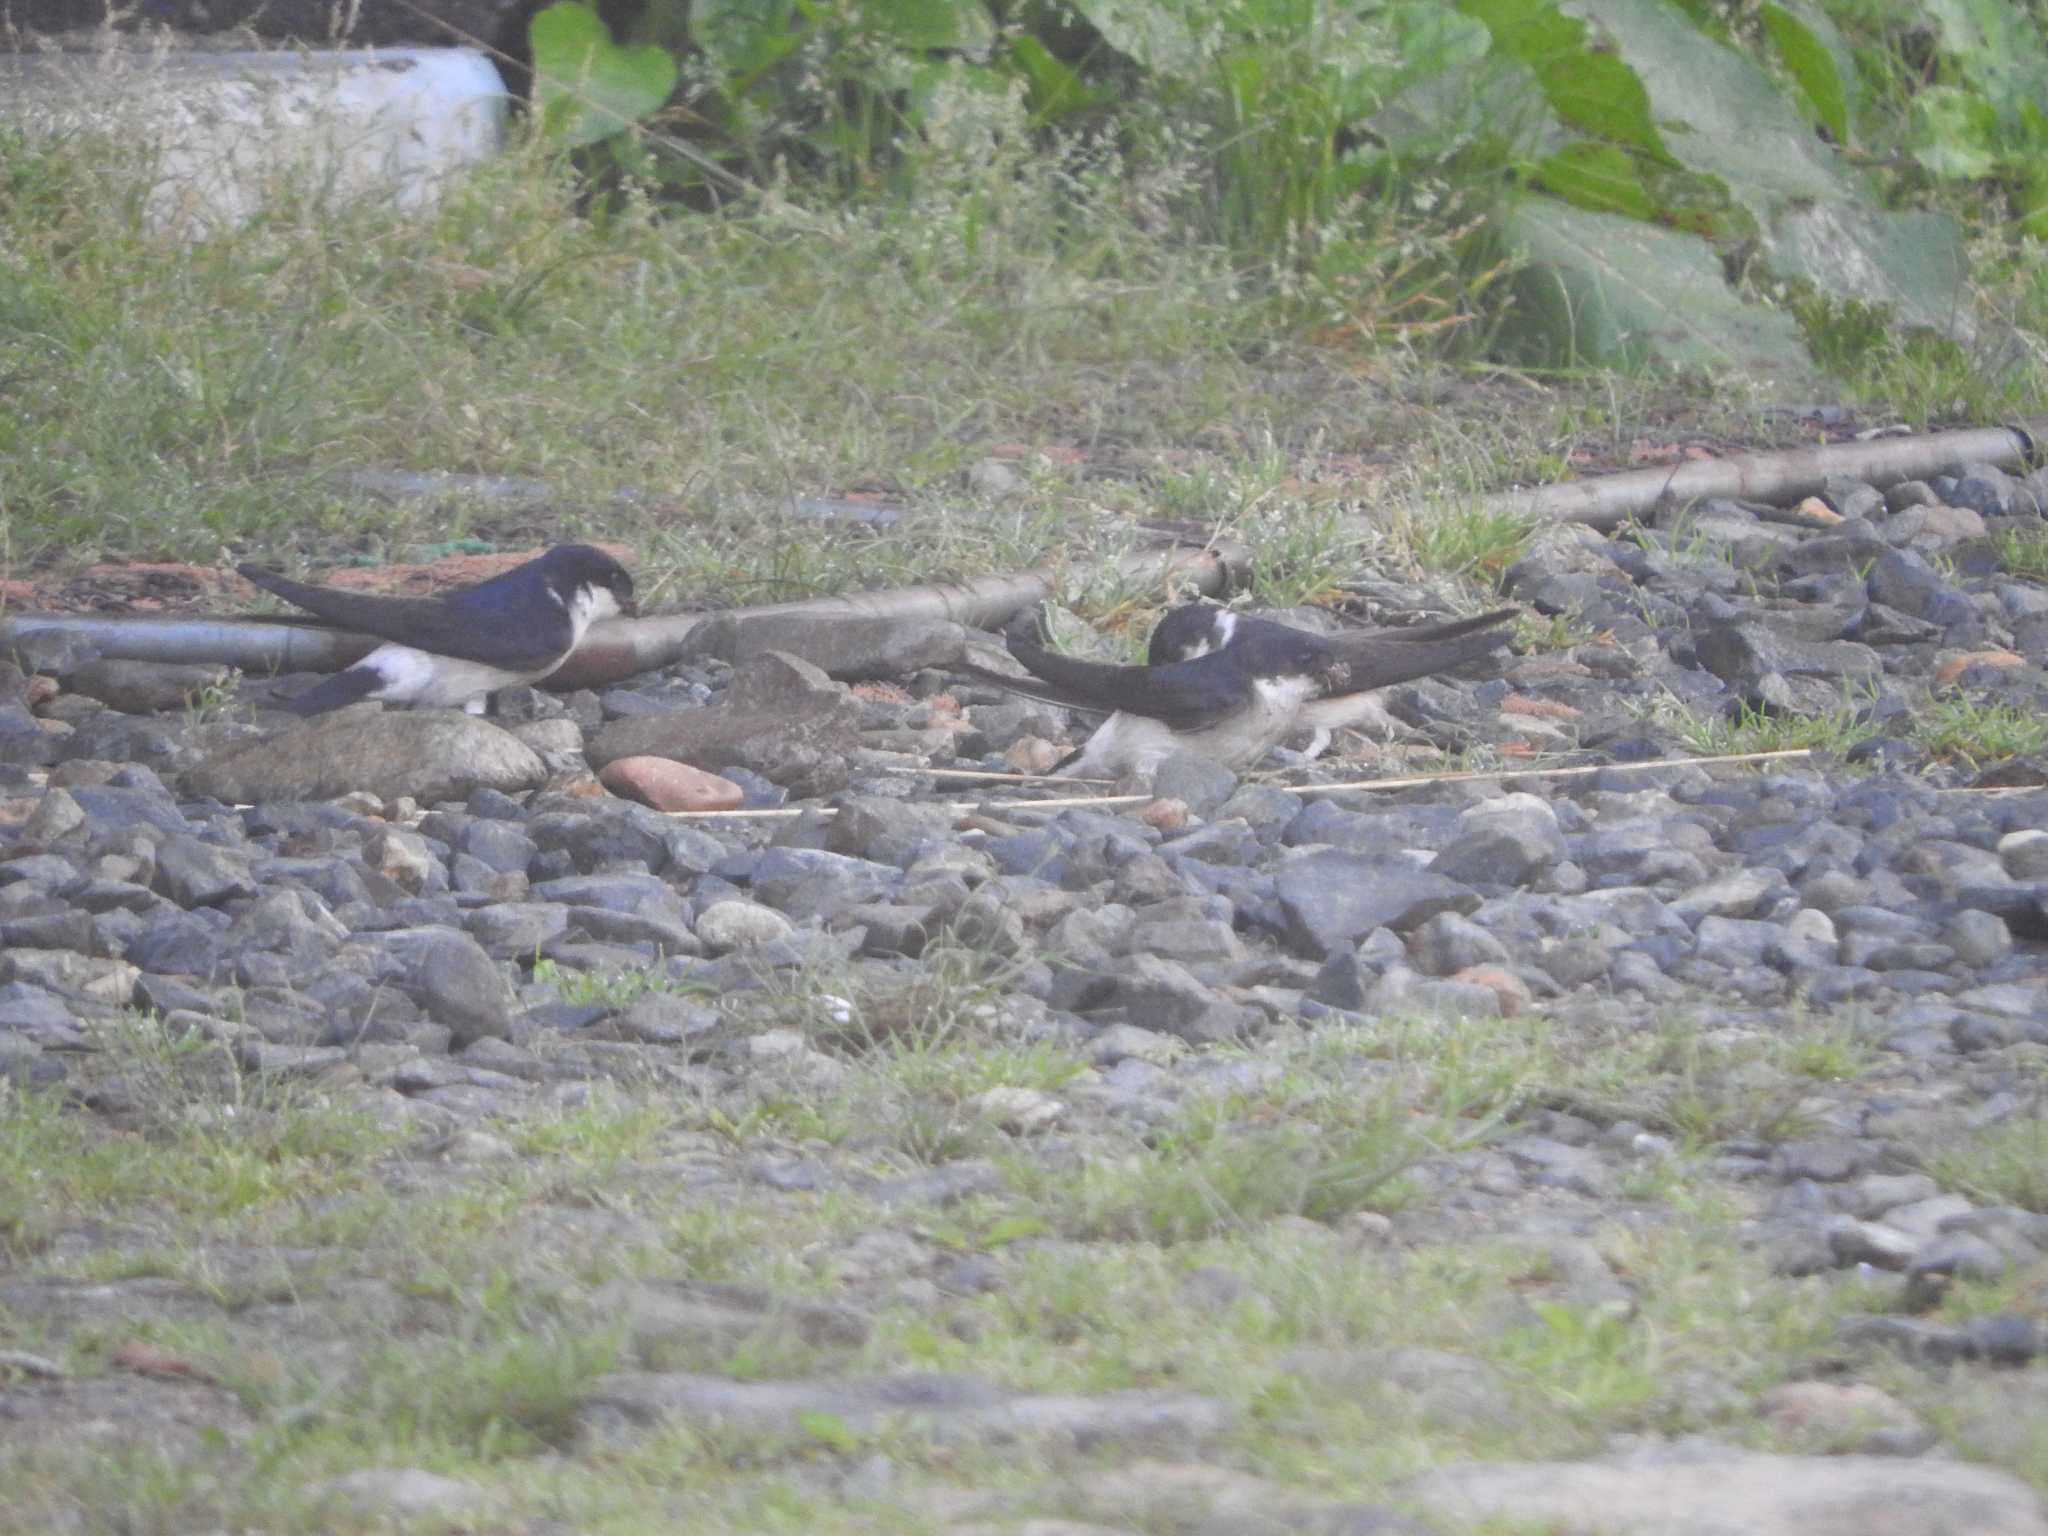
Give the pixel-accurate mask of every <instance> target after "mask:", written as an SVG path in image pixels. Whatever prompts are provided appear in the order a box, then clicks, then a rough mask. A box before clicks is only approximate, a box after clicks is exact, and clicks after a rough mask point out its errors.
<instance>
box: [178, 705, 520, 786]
mask: <svg viewBox="0 0 2048 1536" xmlns="http://www.w3.org/2000/svg"><path fill="white" fill-rule="evenodd" d="M546 777H547V769H546V767H545V766H544V765H543V764H542V763H541V760H540V759H539V758H538V757H537V756H535V755H534V753H533V750H532V749H531V748H530V747H527V746H526V745H525V744H524V743H522V742H520V741H518V740H516V739H515V738H514V737H512V736H511V735H509V734H508V733H506V732H504V731H501V730H499V729H498V728H497V727H496V726H494V725H492V724H490V723H489V722H488V721H485V720H482V719H480V718H478V717H477V716H475V715H468V714H464V713H462V712H461V711H459V710H442V709H423V710H414V711H398V710H386V709H384V708H383V706H382V705H375V704H357V705H353V706H351V707H350V708H347V709H339V710H336V711H334V713H332V714H328V715H321V716H318V717H316V718H315V719H312V720H309V721H306V722H305V723H304V724H301V725H296V726H292V727H290V728H288V729H286V730H283V731H280V732H278V733H277V734H276V735H274V736H265V737H260V738H258V739H256V740H254V741H247V742H240V743H237V744H235V745H233V746H229V747H226V748H224V749H223V750H221V751H219V752H217V753H215V754H214V755H213V756H211V757H209V758H207V759H206V760H205V761H203V762H201V763H199V764H198V765H197V766H195V767H192V768H189V769H187V770H186V771H185V774H184V776H183V784H184V789H185V792H186V793H187V794H189V795H199V796H204V797H207V798H210V799H214V800H224V801H226V802H228V803H229V804H231V805H232V804H242V803H246V802H252V801H265V800H332V799H335V798H337V797H338V796H341V795H345V794H348V793H350V792H351V791H353V790H359V789H360V790H368V791H369V792H370V793H372V794H375V795H381V796H383V797H384V798H386V799H395V798H397V797H398V796H400V795H410V796H412V797H413V798H414V799H415V800H420V801H433V800H460V799H462V798H464V797H465V796H467V795H469V794H470V793H472V792H473V791H475V790H478V789H495V790H498V791H500V792H502V793H505V794H516V793H518V792H520V791H522V790H528V789H534V788H537V787H538V786H539V785H540V783H541V782H542V780H544V779H545V778H546Z"/></svg>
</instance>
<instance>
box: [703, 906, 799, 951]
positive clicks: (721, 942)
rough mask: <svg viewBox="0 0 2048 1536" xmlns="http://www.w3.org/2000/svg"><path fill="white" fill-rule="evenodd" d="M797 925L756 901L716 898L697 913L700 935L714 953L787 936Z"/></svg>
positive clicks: (705, 945)
mask: <svg viewBox="0 0 2048 1536" xmlns="http://www.w3.org/2000/svg"><path fill="white" fill-rule="evenodd" d="M795 931H796V925H795V924H794V923H792V922H790V920H789V919H788V918H786V917H784V916H783V915H782V914H781V913H780V912H777V911H776V910H775V909H774V908H772V907H764V906H762V905H761V904H760V903H759V902H756V901H715V902H713V903H712V904H711V905H710V906H708V907H706V908H705V909H704V910H703V911H702V912H699V913H698V914H697V937H698V938H699V939H701V940H703V942H704V947H705V948H706V949H707V950H709V951H710V952H711V953H712V954H714V955H722V954H726V953H728V952H730V951H732V950H735V949H745V948H747V947H748V946H750V945H754V944H767V943H770V942H772V941H773V940H776V939H786V938H788V937H789V936H790V935H791V934H792V933H794V932H795Z"/></svg>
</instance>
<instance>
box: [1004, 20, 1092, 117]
mask: <svg viewBox="0 0 2048 1536" xmlns="http://www.w3.org/2000/svg"><path fill="white" fill-rule="evenodd" d="M1010 60H1011V62H1012V63H1013V64H1014V65H1015V66H1016V68H1017V72H1018V73H1019V74H1021V75H1022V76H1023V77H1024V83H1025V86H1026V87H1027V98H1026V99H1027V101H1028V102H1029V105H1030V107H1031V116H1032V118H1033V120H1034V121H1036V122H1038V123H1040V124H1044V123H1056V122H1058V121H1059V120H1060V119H1061V118H1063V117H1066V116H1068V115H1070V114H1071V113H1075V112H1083V111H1086V110H1087V109H1088V108H1090V107H1094V106H1099V105H1101V103H1102V102H1103V101H1105V100H1107V99H1108V95H1109V93H1108V92H1107V91H1103V90H1100V89H1098V88H1097V87H1095V86H1092V85H1090V84H1089V83H1088V82H1087V81H1085V80H1083V79H1082V78H1081V76H1080V74H1079V72H1077V71H1076V70H1074V69H1073V68H1071V67H1070V66H1068V65H1067V64H1065V63H1063V62H1062V61H1060V60H1059V59H1057V58H1055V57H1053V55H1052V53H1051V52H1050V51H1049V50H1048V49H1047V48H1046V46H1045V44H1043V43H1041V42H1040V41H1039V40H1038V39H1037V38H1035V37H1033V36H1032V35H1031V34H1030V33H1028V32H1020V33H1018V34H1017V35H1016V36H1015V37H1013V38H1011V39H1010Z"/></svg>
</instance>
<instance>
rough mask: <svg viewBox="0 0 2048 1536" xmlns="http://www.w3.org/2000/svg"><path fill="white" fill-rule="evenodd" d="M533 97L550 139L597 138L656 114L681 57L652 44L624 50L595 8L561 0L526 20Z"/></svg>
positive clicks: (575, 142) (672, 86)
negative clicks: (531, 60)
mask: <svg viewBox="0 0 2048 1536" xmlns="http://www.w3.org/2000/svg"><path fill="white" fill-rule="evenodd" d="M526 35H527V41H528V43H529V44H530V45H531V46H532V48H533V97H534V102H535V104H536V105H538V106H539V108H540V113H541V122H542V123H543V124H544V125H545V131H546V132H547V134H548V135H549V137H551V138H553V139H555V140H557V141H558V142H560V143H562V144H565V145H569V146H571V147H574V146H575V145H578V144H594V143H596V142H597V141H598V140H599V139H608V138H610V137H611V136H612V135H613V134H615V133H620V132H623V131H624V130H625V129H627V128H629V127H631V126H632V125H633V124H634V123H636V122H638V121H640V119H642V118H644V117H652V116H653V115H654V114H655V113H656V112H658V111H660V110H661V107H662V104H663V103H664V102H666V101H667V100H668V96H669V92H670V91H672V90H674V89H675V84H676V61H675V59H674V58H673V57H672V56H671V55H670V54H669V52H668V50H667V49H665V48H659V47H656V46H655V45H654V44H652V43H642V44H640V45H639V46H638V47H633V48H622V47H620V46H619V45H618V44H617V43H615V42H613V41H612V35H611V31H610V29H609V28H607V27H606V26H605V24H604V20H603V18H601V17H600V16H599V15H598V14H597V12H595V11H593V10H592V9H591V8H590V7H589V6H587V5H583V4H580V3H579V0H557V3H556V4H554V5H551V6H549V7H547V9H545V10H543V11H538V12H536V13H535V14H534V17H533V20H532V21H531V22H529V23H528V24H527V29H526Z"/></svg>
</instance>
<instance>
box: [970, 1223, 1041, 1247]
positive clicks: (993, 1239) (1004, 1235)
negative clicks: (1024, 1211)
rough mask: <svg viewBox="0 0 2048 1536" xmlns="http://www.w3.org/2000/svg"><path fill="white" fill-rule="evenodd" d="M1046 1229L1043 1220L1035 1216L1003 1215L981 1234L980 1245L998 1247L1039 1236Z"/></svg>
mask: <svg viewBox="0 0 2048 1536" xmlns="http://www.w3.org/2000/svg"><path fill="white" fill-rule="evenodd" d="M1046 1230H1047V1228H1046V1224H1045V1222H1044V1221H1042V1220H1041V1219H1040V1218H1038V1217H1036V1216H1005V1217H1004V1218H1003V1219H1002V1220H1001V1221H998V1222H997V1223H996V1224H995V1225H994V1226H992V1227H990V1228H989V1229H988V1231H987V1232H985V1233H983V1234H982V1238H981V1246H982V1247H984V1248H1000V1247H1002V1246H1003V1245H1004V1244H1005V1243H1014V1242H1018V1241H1020V1240H1021V1239H1023V1238H1027V1237H1041V1236H1043V1235H1044V1234H1045V1232H1046Z"/></svg>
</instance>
